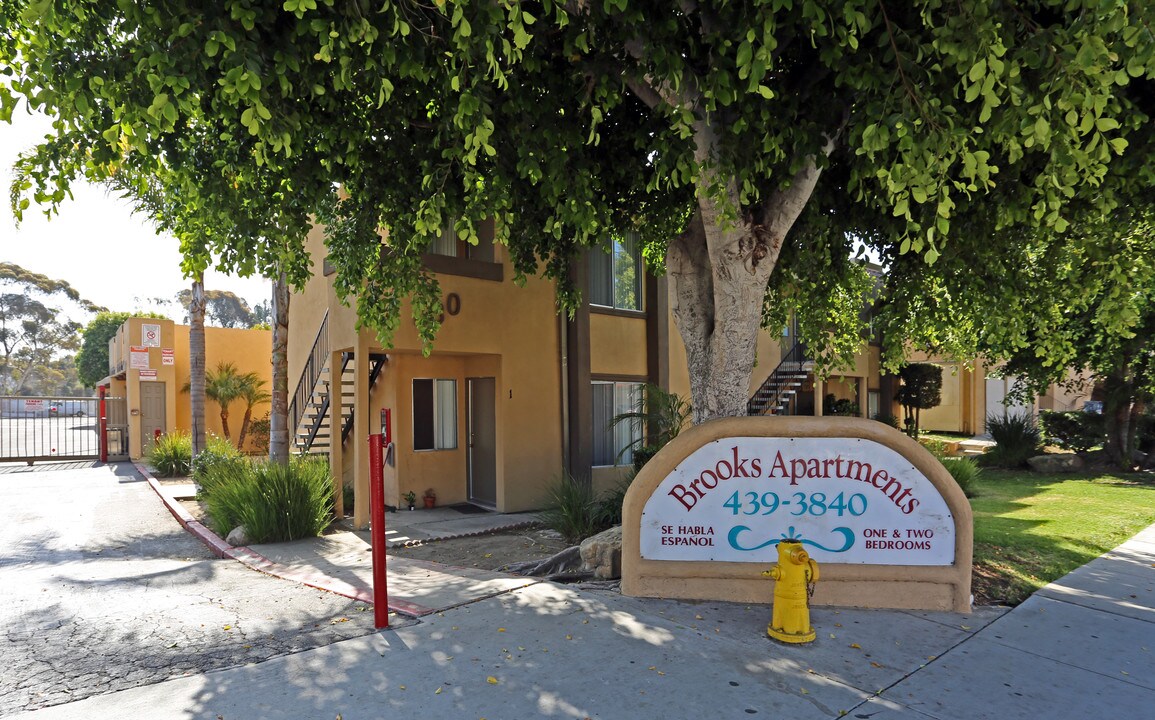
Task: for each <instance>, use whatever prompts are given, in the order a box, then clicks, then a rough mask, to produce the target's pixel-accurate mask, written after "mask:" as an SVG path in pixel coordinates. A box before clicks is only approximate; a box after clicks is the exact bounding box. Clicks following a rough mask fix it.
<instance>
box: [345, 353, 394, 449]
mask: <svg viewBox="0 0 1155 720" xmlns="http://www.w3.org/2000/svg"><path fill="white" fill-rule="evenodd" d="M369 359H370V360H371V361H372V363H373V365H372V367H371V368H370V369H369V387H370V388H372V387H373V385H374V384H375V383H376V382H377V378H378V377H380V375H381V371H382V370H383V369H384V368H385V363H387V362H389V356H388V355H383V354H380V353H370V354H369ZM342 371H344V368H342ZM352 432H353V408H349V415H348V416H347V417H346V418H345V422H344V423H343V424H342V426H341V444H342V445H344V444H345V441H346V440H348V439H349V434H350V433H352Z"/></svg>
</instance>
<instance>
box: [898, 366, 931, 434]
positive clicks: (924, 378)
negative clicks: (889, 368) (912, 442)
mask: <svg viewBox="0 0 1155 720" xmlns="http://www.w3.org/2000/svg"><path fill="white" fill-rule="evenodd" d="M898 376H899V378H901V379H902V385H901V386H900V387H899V390H898V397H897V398H896V399H897V400H898V402H899V404H901V405H902V409H903V414H904V415H905V418H904V420H903V424H904V425H905V426H906V434H907V435H910V436H911V437H912V438H917V437H918V431H919V420H920V419H921V415H922V411H923V410H930V409H931V408H934V407H938V405H939V403H941V402H942V368H941V367H939V366H938V365H932V364H930V363H910V364H909V365H904V366H903V367H902V369H901V370H899V372H898Z"/></svg>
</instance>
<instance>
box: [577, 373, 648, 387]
mask: <svg viewBox="0 0 1155 720" xmlns="http://www.w3.org/2000/svg"><path fill="white" fill-rule="evenodd" d="M649 381H650V379H649V378H648V377H646V376H645V375H607V374H606V373H595V374H591V375H590V382H591V383H595V382H633V383H642V384H643V385H644V384H646V383H648V382H649Z"/></svg>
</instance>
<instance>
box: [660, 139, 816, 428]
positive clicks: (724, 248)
mask: <svg viewBox="0 0 1155 720" xmlns="http://www.w3.org/2000/svg"><path fill="white" fill-rule="evenodd" d="M694 137H695V142H696V144H697V150H696V152H695V155H696V159H697V160H698V162H699V163H700V164H703V165H704V166H705V167H706V168H707V169H706V170H704V171H703V175H702V179H701V180H700V184H699V188H698V209H697V211H696V212H695V213H694V216H693V217H692V219H691V221H690V224H689V226H688V227H687V228H686V230H685V232H683V233H682V234H681V235H679V236H678V237H676V238H674V239H673V240H672V241H671V242H670V247H669V250H668V251H667V256H666V266H667V268H668V270H669V274H670V281H671V284H672V287H673V291H674V297H673V300H672V303H671V306H672V307H671V309H672V311H673V315H674V322H675V323H676V325H677V327H678V331H679V332H680V333H681V335H682V340H683V342H684V343H685V346H686V365H687V367H688V369H689V373H690V395H691V397H692V400H693V406H694V423H695V424H697V423H701V422H705V421H706V420H712V419H715V418H721V417H732V416H739V415H745V414H746V403H747V401H748V400H749V386H750V376H751V374H752V373H753V370H754V360H755V355H756V350H757V342H758V330H759V329H760V327H761V324H762V302H763V299H764V297H765V294H766V283H767V282H768V281H769V279H770V275H771V273H772V272H773V271H774V266H775V264H776V263H777V262H778V255H779V254H780V252H781V250H782V244H783V242H784V241H785V239H786V234H787V232H789V230H790V228H791V227H792V226H793V225H794V221H795V220H797V219H798V216H799V214H800V213H801V212H802V209H803V208H804V207H805V206H806V202H807V200H809V198H810V195H811V193H812V192H813V191H814V186H815V184H816V183H817V182H818V176H819V174H820V170H819V169H818V168H817V166H816V165H815V163H814V160H813V158H810V160H809V162H807V163H806V164H805V166H804V167H803V168H802V169H801V170H799V171H798V173H797V174H795V176H794V177H793V178H792V180H791V183H790V184H789V186H787V187H786V188H783V189H781V190H777V191H775V192H773V193H772V194H771V195H770V196H769V197H768V198H766V199H765V201H764V202H763V204H762V205H761V206H759V207H757V208H754V209H753V210H751V211H750V212H748V213H745V214H744V216H743V217H739V218H738V219H737V220H736V221H735V220H730V219H727V218H726V217H725V216H724V215H723V205H722V204H720V203H719V202H716V201H715V200H714V198H713V197H711V194H712V192H711V188H712V189H713V194H714V195H715V196H717V194H721V195H722V196H723V197H724V198H725V202H728V203H729V204H730V205H731V206H732V207H734V208H737V207H738V206H739V203H738V198H739V195H738V189H737V187H736V185H735V183H734V181H733V180H732V179H729V180H727V179H724V178H719V177H718V176H717V175H715V174H712V173H711V172H710V171H709V169H708V168H709V163H710V161H711V158H713V157H716V153H715V151H714V149H715V148H716V147H717V143H718V137H717V134H716V130H715V128H714V126H712V125H711V124H710V123H708V122H706V121H699V122H698V123H697V124H696V127H695V135H694ZM832 147H833V142H831V143H829V144H828V147H827V149H826V152H827V153H829V152H830V149H832Z"/></svg>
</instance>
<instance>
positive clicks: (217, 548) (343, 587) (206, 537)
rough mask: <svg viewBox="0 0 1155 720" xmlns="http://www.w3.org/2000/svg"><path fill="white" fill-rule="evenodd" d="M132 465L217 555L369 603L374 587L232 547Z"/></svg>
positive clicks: (412, 612) (399, 609)
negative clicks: (360, 585) (285, 563)
mask: <svg viewBox="0 0 1155 720" xmlns="http://www.w3.org/2000/svg"><path fill="white" fill-rule="evenodd" d="M132 466H133V467H135V468H136V471H137V472H138V473H140V474H141V475H142V476H143V477H144V479H145V480H146V481H147V482H148V485H149V487H151V488H152V489H153V492H155V493H156V495H157V497H159V498H160V501H161V502H162V503H164V506H165V507H166V508H168V511H169V512H170V513H172V516H173V517H174V518H176V520H177V522H178V523H180V526H181V527H183V528H184V529H185V530H187V531H188V532H189V533H190V534H191V535H192V536H193V537H195V538H196V539H198V540H200V541H201V542H202V543H204V544H205V545H206V546H207V547H208V549H209V550H210V551H211V552H212V553H213V554H214V555H216V556H217V557H219V558H228V559H230V560H236V561H237V562H239V563H241V564H242V565H244V566H245V567H248V568H250V569H252V570H256V571H257V572H261V573H264V574H266V575H271V576H273V577H275V578H280V579H282V580H290V581H292V582H299V583H301V584H303V585H308V586H309V587H313V588H317V589H318V590H324V591H325V592H331V593H333V594H334V595H340V596H342V597H347V598H350V599H351V600H357V601H359V602H363V603H366V604H368V605H372V604H373V590H372V588H364V587H358V586H356V585H352V584H350V583H347V582H345V581H344V580H339V579H337V578H335V577H330V576H328V575H324V574H322V573H319V572H316V571H315V570H302V569H298V568H293V567H289V566H287V565H281V564H279V563H275V562H273V561H272V560H270V559H268V558H267V557H265V556H264V555H261V554H260V553H256V552H253V551H252V550H250V549H249V548H247V547H234V546H232V545H229V544H228V542H226V541H224V540H222V539H221V537H220V536H219V535H217V534H216V533H215V532H213V531H212V530H210V529H208V528H207V527H205V526H204V525H203V524H202V523H201V522H200V521H198V520H196V519H195V518H194V517H193V516H192V515H191V514H189V511H188V510H185V509H184V506H183V505H181V504H180V503H179V502H177V501H176V500H173V499H172V498H171V497H170V496H168V495H166V494H165V493H164V492H163V490H161V488H162V487H163V486H162V485H161V484H160V483H159V482H157V480H156V478H154V477H153V476H152V475H151V474H150V473H149V471H148V469H147V468H145V467H144V466H143V465H141V464H140V463H137V462H135V461H134V462H133V463H132ZM389 610H390V611H392V612H395V613H399V614H401V615H408V616H409V617H421V616H423V615H429V614H431V613H434V612H436V610H435V609H434V608H427V607H425V606H424V605H418V604H416V603H411V602H406V601H405V600H394V601H392V602H390V603H389Z"/></svg>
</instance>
